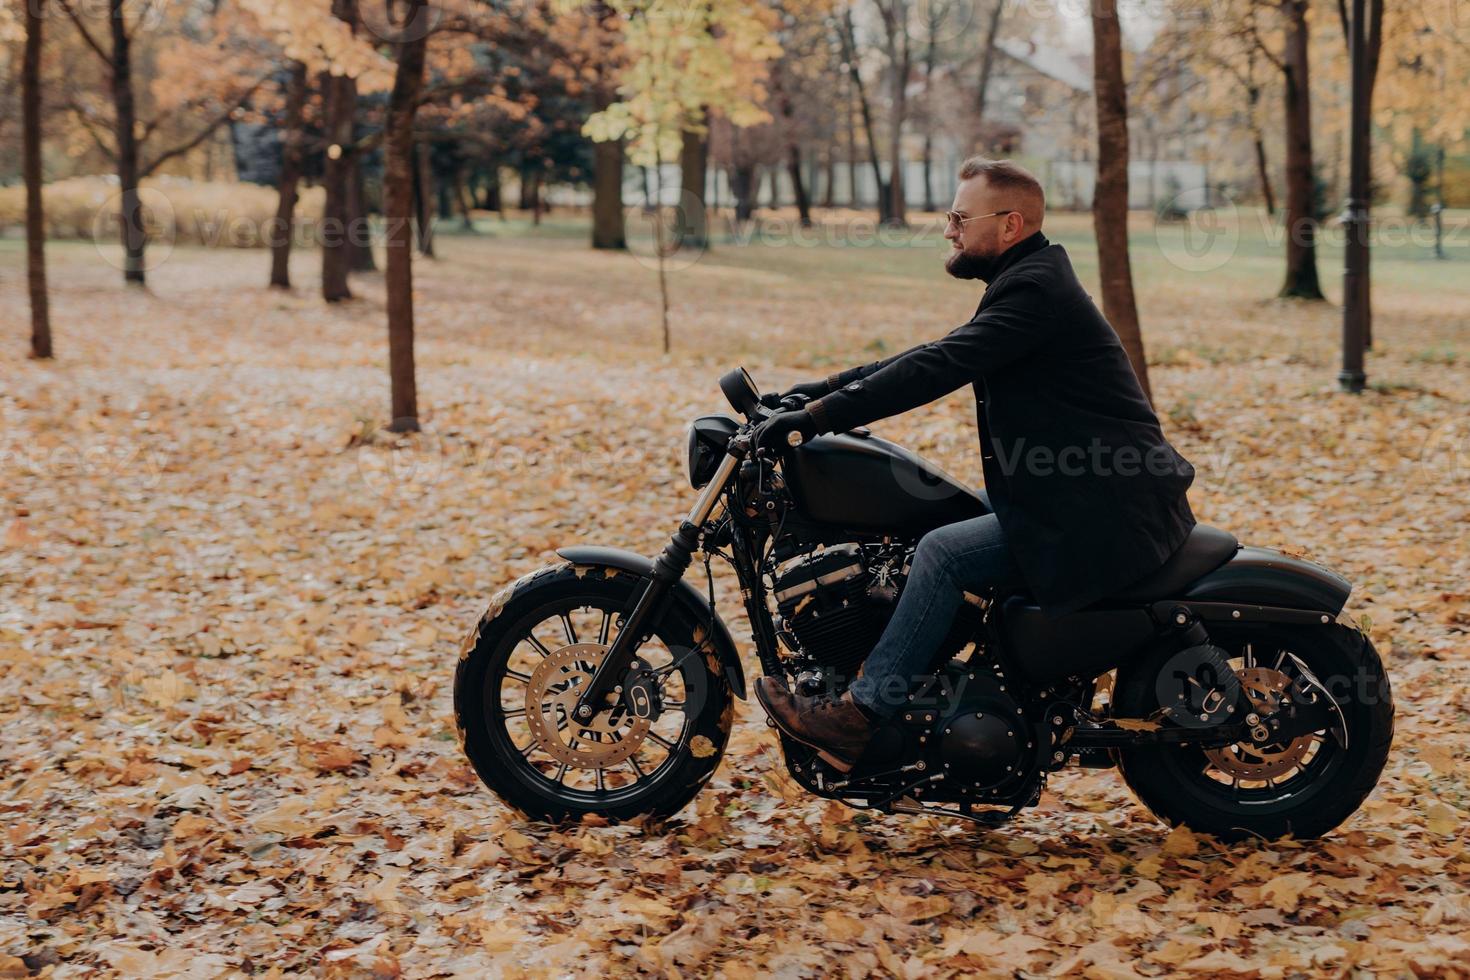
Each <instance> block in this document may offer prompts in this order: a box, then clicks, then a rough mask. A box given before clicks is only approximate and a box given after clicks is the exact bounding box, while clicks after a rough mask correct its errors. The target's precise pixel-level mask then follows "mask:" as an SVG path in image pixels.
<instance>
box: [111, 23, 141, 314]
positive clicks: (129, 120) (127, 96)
mask: <svg viewBox="0 0 1470 980" xmlns="http://www.w3.org/2000/svg"><path fill="white" fill-rule="evenodd" d="M126 7H127V0H109V3H108V12H109V18H108V24H109V27H110V28H111V32H112V65H111V72H110V74H111V76H112V79H111V85H110V87H111V92H112V105H113V127H112V131H113V140H114V142H115V144H116V149H117V185H118V189H119V192H120V197H121V201H122V215H121V217H122V245H123V282H125V283H131V284H133V285H138V286H142V285H144V284H145V283H146V281H147V277H146V275H145V274H144V263H143V248H144V246H145V244H146V243H147V232H146V229H145V228H144V226H143V202H142V199H141V198H140V197H139V195H138V125H137V106H136V103H135V102H134V100H133V55H132V47H131V45H132V41H131V38H130V37H129V36H128V28H127V22H126V21H125V20H124V19H123V13H124V10H125V8H126Z"/></svg>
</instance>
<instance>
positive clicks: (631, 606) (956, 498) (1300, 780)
mask: <svg viewBox="0 0 1470 980" xmlns="http://www.w3.org/2000/svg"><path fill="white" fill-rule="evenodd" d="M720 387H721V389H722V390H723V392H724V394H725V396H726V398H728V399H729V402H730V404H731V405H732V406H733V407H734V409H735V410H736V411H737V412H738V413H739V414H740V415H741V416H743V418H744V419H745V421H743V422H740V421H736V420H735V419H733V418H728V417H725V416H706V417H704V418H700V419H697V420H696V421H695V422H694V423H693V425H692V427H691V430H690V433H689V480H690V483H691V484H692V485H693V486H694V488H695V489H696V490H699V491H700V494H699V498H698V500H697V501H696V502H695V504H694V507H693V509H692V510H690V512H689V515H688V517H687V518H686V519H685V520H684V521H683V523H682V524H681V525H680V526H679V529H678V531H677V532H675V534H674V535H673V538H672V540H671V541H670V542H669V544H668V546H667V547H666V548H665V549H664V550H663V553H662V554H661V555H659V556H658V557H657V558H655V559H653V560H649V559H647V558H644V557H642V556H640V555H637V554H633V553H631V552H627V551H622V550H619V549H614V548H602V547H568V548H562V549H559V550H558V552H557V554H558V555H560V556H561V558H562V559H563V561H562V562H561V563H560V564H556V565H550V566H547V567H545V568H541V569H539V570H537V571H535V572H533V573H531V574H529V575H527V576H525V577H524V578H522V579H520V580H519V581H517V582H515V583H513V584H512V585H510V586H508V587H506V588H505V589H503V590H502V591H501V592H499V593H498V594H497V595H496V596H495V597H494V598H493V599H492V600H491V602H490V607H489V609H488V610H487V611H486V613H485V614H484V616H483V617H481V619H480V621H479V623H478V624H477V625H476V627H475V629H474V630H473V631H472V632H471V634H470V635H469V637H468V638H467V639H466V641H465V643H464V646H463V650H462V652H461V655H460V659H459V666H458V670H457V671H456V674H455V687H454V709H455V717H456V721H457V724H458V727H459V732H460V736H461V738H462V740H463V743H464V749H465V752H466V753H467V755H468V756H469V759H470V761H471V762H472V763H473V765H474V767H475V770H476V771H477V772H478V773H479V775H480V778H481V779H483V780H484V781H485V783H486V784H487V785H488V786H489V787H490V788H491V789H493V790H494V791H495V792H496V793H497V794H498V795H499V796H500V797H501V798H502V799H503V800H505V801H506V802H507V803H509V804H510V805H512V806H514V807H515V808H517V809H518V810H520V811H521V812H523V813H524V814H526V815H527V816H529V817H531V818H534V819H538V820H547V821H553V822H557V821H563V820H568V819H577V818H579V817H580V816H582V815H584V814H597V815H601V816H603V817H607V818H611V819H628V818H632V817H635V816H640V815H647V816H651V817H664V816H668V815H671V814H673V813H675V812H676V811H678V810H679V809H681V808H682V807H683V806H684V805H685V804H686V803H688V802H689V801H690V800H691V799H692V798H693V797H694V795H695V794H696V793H698V792H699V788H700V786H702V785H703V784H704V783H705V782H706V781H708V780H709V778H710V777H711V775H713V773H714V771H715V768H716V767H717V766H718V765H719V762H720V758H721V755H722V754H723V751H724V748H725V742H726V739H727V737H728V736H729V733H730V725H731V721H732V718H733V715H734V700H733V699H734V698H741V699H744V698H745V696H746V693H745V692H746V682H745V676H744V670H743V668H742V666H741V661H740V655H739V651H738V649H737V647H736V645H735V642H734V640H733V639H732V638H731V636H730V632H729V630H728V629H727V628H726V627H725V624H724V623H723V622H722V621H721V619H720V617H719V615H718V614H717V613H716V611H715V602H714V581H713V576H712V575H711V574H710V561H711V559H712V558H715V557H718V558H721V559H723V560H725V561H728V562H729V563H730V564H731V565H732V566H733V567H734V570H735V575H736V576H737V578H738V581H739V584H740V591H741V595H742V597H743V599H744V603H745V611H746V614H747V616H748V617H749V620H750V624H751V631H752V640H753V641H754V644H755V652H756V656H757V657H758V658H759V660H760V665H761V669H762V671H764V672H765V673H767V674H771V675H775V676H779V677H783V678H785V679H786V681H787V683H788V684H789V685H791V687H792V689H793V690H797V691H799V692H802V693H808V694H811V693H817V692H821V691H831V692H836V691H841V690H842V689H843V688H844V687H845V685H846V683H847V682H848V681H849V680H850V679H851V678H852V677H853V676H854V674H855V673H856V671H857V670H858V668H859V666H860V665H861V663H862V661H863V660H864V658H865V657H866V656H867V654H868V652H869V651H870V650H871V649H872V648H873V646H874V644H875V643H876V642H877V640H878V637H879V636H880V635H881V633H882V632H883V627H884V624H885V623H886V622H887V621H888V618H889V617H890V616H891V614H892V610H893V607H894V603H895V602H896V601H897V599H898V597H899V596H900V595H901V594H902V591H903V588H904V582H905V578H906V573H907V569H908V562H909V560H910V559H911V557H912V555H913V553H914V548H915V546H916V545H917V543H918V541H919V539H920V538H921V537H922V536H923V535H924V534H925V533H926V532H927V531H929V530H931V529H933V528H936V527H939V526H941V525H944V524H949V523H952V522H954V521H961V520H965V519H968V518H971V517H975V516H978V515H981V514H984V513H987V508H986V504H985V500H984V498H983V497H982V496H980V495H979V494H976V493H975V492H974V491H972V490H971V489H969V488H968V487H965V486H963V485H962V484H960V483H959V482H957V481H956V480H954V479H953V478H952V477H950V476H948V475H947V474H945V473H944V472H943V471H941V470H940V469H939V468H937V467H935V466H934V465H933V464H931V463H928V462H926V461H925V460H923V459H921V458H920V457H919V456H917V455H915V454H914V453H911V452H909V451H907V450H905V449H903V448H901V447H899V446H897V445H895V444H893V443H891V442H887V441H885V440H883V439H879V438H876V437H874V436H872V435H871V434H869V433H868V432H866V431H865V430H857V431H853V432H848V433H842V434H837V435H830V436H824V437H819V438H816V439H812V440H810V441H809V442H807V443H806V444H804V445H798V446H794V447H787V446H781V447H777V448H768V447H753V446H752V432H753V431H754V429H755V426H756V424H757V423H758V422H759V421H760V420H762V419H763V418H765V417H767V416H768V415H769V414H770V412H771V411H772V407H771V405H772V404H773V403H774V401H775V399H772V398H770V397H769V396H768V397H767V399H766V400H765V402H764V403H763V401H762V398H761V395H760V393H759V391H758V390H757V389H756V387H755V385H754V383H753V382H752V381H751V378H750V376H749V375H748V374H747V373H746V372H745V370H744V369H738V370H735V371H732V372H730V373H729V374H727V375H725V376H724V377H723V378H721V379H720ZM799 404H800V398H799V396H794V397H793V399H791V400H788V402H786V403H785V407H794V406H796V405H799ZM696 553H699V554H700V555H701V556H702V559H703V563H704V565H705V576H704V577H705V578H706V579H707V582H708V589H707V590H701V589H699V588H696V587H695V586H694V585H693V584H691V583H690V582H688V581H685V580H684V575H685V572H686V571H687V570H688V569H689V566H690V564H691V563H692V561H693V559H694V557H695V555H696ZM1350 588H1351V587H1350V585H1349V583H1348V582H1347V581H1346V580H1345V579H1343V578H1341V577H1340V576H1338V575H1336V574H1334V573H1333V572H1331V571H1328V570H1327V569H1325V568H1322V567H1320V566H1318V565H1315V564H1312V563H1310V562H1307V561H1304V560H1301V559H1299V558H1295V557H1290V556H1287V555H1285V554H1282V553H1279V552H1276V551H1270V550H1267V549H1263V548H1251V547H1241V546H1240V545H1239V544H1238V543H1237V542H1236V540H1235V538H1234V537H1233V536H1231V535H1230V534H1228V533H1226V532H1225V531H1221V530H1218V529H1215V528H1211V527H1205V526H1198V527H1196V528H1195V529H1194V531H1193V533H1192V534H1191V535H1190V536H1189V538H1188V539H1187V540H1186V541H1185V543H1184V544H1183V545H1182V546H1181V547H1180V548H1179V549H1178V551H1177V552H1176V553H1175V554H1174V555H1173V556H1172V557H1171V558H1170V559H1169V560H1168V561H1167V562H1166V563H1165V564H1164V565H1163V567H1161V568H1160V569H1159V570H1158V571H1157V572H1155V573H1154V574H1152V575H1150V576H1148V577H1147V578H1146V579H1145V580H1144V581H1140V582H1135V583H1132V584H1129V585H1127V587H1126V588H1120V589H1119V591H1118V593H1117V594H1116V595H1114V596H1112V597H1111V598H1109V599H1107V600H1105V601H1102V602H1099V603H1096V604H1095V605H1093V606H1091V607H1089V608H1087V609H1085V610H1082V611H1080V612H1077V613H1074V614H1071V615H1068V616H1065V617H1061V618H1047V617H1045V616H1043V615H1042V613H1041V610H1040V609H1039V608H1038V607H1037V605H1036V603H1035V602H1034V601H1033V600H1032V598H1031V597H1030V596H1028V595H1026V594H1025V593H1016V592H1000V593H993V594H985V595H975V596H967V597H966V599H967V601H966V603H965V604H964V605H963V606H962V607H961V612H960V613H959V614H958V615H957V616H956V618H955V622H954V623H953V626H952V627H951V629H950V632H949V634H948V637H947V638H946V640H945V642H944V643H943V644H942V645H941V648H940V650H939V651H938V652H937V654H936V657H935V660H934V663H933V664H932V667H931V669H932V674H931V675H929V676H928V677H926V678H924V679H922V680H921V681H919V682H917V683H916V684H915V685H914V687H913V689H912V690H911V692H910V694H909V700H908V702H907V703H906V705H905V707H904V710H901V711H900V712H899V713H898V714H897V716H896V717H895V718H894V719H893V720H892V721H891V722H889V723H887V724H885V725H884V726H882V727H881V728H879V730H878V732H877V733H876V735H875V736H874V737H873V739H872V742H871V743H870V744H869V746H868V747H867V749H866V750H865V751H864V754H863V756H862V758H861V759H859V760H858V762H857V764H856V765H855V766H854V767H853V769H852V770H851V771H850V772H847V773H842V772H839V771H838V770H836V769H834V768H831V767H829V766H828V765H827V764H826V763H824V762H823V761H822V760H820V759H819V758H818V757H817V754H816V752H815V751H814V750H813V749H811V748H809V747H807V746H806V745H803V744H801V743H799V742H796V741H794V740H791V739H789V738H787V737H786V736H785V735H784V734H781V733H780V732H779V731H778V732H777V736H778V738H779V739H780V742H781V746H782V749H783V751H784V754H785V760H786V765H787V767H788V769H789V770H790V773H791V775H792V777H793V778H794V779H796V780H797V781H798V782H799V783H800V784H801V785H802V786H804V787H805V788H806V789H808V790H809V791H810V792H812V793H815V794H817V795H819V796H824V797H827V798H829V799H835V800H841V801H842V802H844V803H846V804H848V805H850V806H853V807H858V808H865V809H874V810H878V811H882V812H890V813H892V812H902V813H933V814H944V815H950V816H957V817H963V818H969V819H971V820H974V821H976V822H979V823H983V824H987V825H992V824H998V823H1000V822H1002V821H1004V820H1005V819H1008V818H1010V817H1012V816H1014V815H1015V814H1016V813H1017V812H1018V811H1019V810H1020V809H1022V808H1023V807H1026V806H1028V805H1032V804H1035V803H1036V802H1037V800H1038V798H1039V797H1040V794H1041V790H1042V787H1043V785H1044V784H1045V781H1046V777H1047V774H1048V773H1050V772H1055V771H1057V770H1059V769H1061V768H1063V767H1064V766H1085V767H1092V768H1105V767H1112V766H1116V767H1117V768H1118V769H1119V770H1120V771H1121V772H1122V775H1123V779H1124V780H1125V781H1126V782H1127V784H1128V786H1129V787H1130V788H1131V789H1132V790H1133V791H1134V793H1135V794H1136V795H1137V796H1138V798H1139V799H1140V800H1141V801H1142V802H1143V804H1144V805H1145V806H1147V807H1148V808H1149V809H1150V810H1151V811H1153V812H1154V813H1155V814H1156V815H1157V816H1159V817H1160V818H1162V819H1163V820H1165V821H1166V822H1168V823H1170V824H1185V825H1187V826H1189V827H1190V828H1192V829H1194V830H1196V831H1201V832H1207V833H1210V834H1213V835H1215V836H1217V837H1220V838H1224V839H1235V838H1240V837H1244V836H1247V835H1250V836H1259V837H1266V838H1275V837H1280V836H1284V835H1287V834H1291V835H1295V836H1296V837H1298V838H1307V837H1316V836H1319V835H1322V834H1325V833H1327V832H1328V831H1330V830H1332V829H1333V828H1334V827H1336V826H1337V825H1338V824H1339V823H1341V822H1342V821H1343V820H1344V819H1346V818H1347V817H1348V816H1349V815H1350V814H1351V813H1352V812H1353V811H1354V810H1356V809H1357V808H1358V806H1359V805H1360V804H1361V803H1362V802H1363V800H1364V798H1365V797H1366V796H1367V795H1368V793H1369V792H1370V791H1371V790H1372V789H1373V786H1374V785H1375V783H1376V782H1377V780H1378V777H1379V774H1380V773H1381V771H1382V769H1383V765H1384V762H1385V760H1386V758H1387V755H1388V751H1389V745H1390V742H1391V741H1392V737H1393V711H1394V709H1393V701H1392V697H1391V694H1390V689H1389V682H1388V678H1387V676H1386V674H1385V673H1384V669H1383V665H1382V663H1381V661H1380V660H1379V657H1378V654H1377V652H1376V651H1375V650H1374V648H1373V645H1372V644H1371V643H1370V642H1369V641H1368V638H1367V636H1366V635H1365V634H1364V633H1363V632H1362V631H1360V630H1359V629H1358V628H1356V627H1355V626H1354V624H1353V623H1352V620H1351V619H1350V618H1348V617H1347V616H1345V615H1343V614H1342V609H1343V605H1344V603H1345V601H1346V599H1347V596H1348V593H1349V591H1350Z"/></svg>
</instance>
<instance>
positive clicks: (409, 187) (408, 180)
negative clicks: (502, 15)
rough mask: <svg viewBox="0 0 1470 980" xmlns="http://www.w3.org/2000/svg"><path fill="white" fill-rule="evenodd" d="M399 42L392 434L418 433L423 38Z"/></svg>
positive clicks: (392, 200) (393, 139) (394, 99)
mask: <svg viewBox="0 0 1470 980" xmlns="http://www.w3.org/2000/svg"><path fill="white" fill-rule="evenodd" d="M424 6H425V0H408V9H407V10H406V11H405V12H404V17H403V20H402V23H404V24H416V23H418V18H419V17H422V16H423V15H424ZM413 34H414V35H417V36H411V37H410V39H408V40H404V41H401V42H399V43H398V45H397V47H398V68H397V70H396V71H395V72H394V76H393V91H392V93H391V94H390V95H389V97H388V132H387V152H386V154H385V160H384V167H383V212H384V218H385V223H386V225H387V229H388V233H387V253H388V268H387V273H386V275H385V276H384V279H385V281H386V285H387V291H388V376H389V379H390V380H391V383H392V389H393V421H392V423H391V424H390V426H389V428H391V429H392V430H393V431H395V432H416V431H418V428H419V419H418V416H419V410H418V386H417V382H416V380H415V375H414V365H413V329H414V328H413V233H412V230H411V227H410V223H411V219H412V217H413V210H414V208H413V204H414V201H413V197H414V195H413V185H414V163H415V160H414V158H415V154H414V138H413V124H414V116H415V114H416V113H417V111H418V103H419V94H420V91H421V89H422V88H423V84H424V60H425V49H426V47H427V44H428V37H427V34H426V33H424V32H421V31H415V32H413Z"/></svg>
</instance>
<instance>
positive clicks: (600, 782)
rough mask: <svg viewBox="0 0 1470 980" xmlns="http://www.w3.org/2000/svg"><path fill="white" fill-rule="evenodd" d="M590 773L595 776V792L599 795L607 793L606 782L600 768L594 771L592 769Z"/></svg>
mask: <svg viewBox="0 0 1470 980" xmlns="http://www.w3.org/2000/svg"><path fill="white" fill-rule="evenodd" d="M592 771H593V772H594V773H596V774H597V792H599V793H606V792H607V781H606V779H605V778H604V777H603V774H602V767H601V766H598V767H597V768H596V769H594V770H592Z"/></svg>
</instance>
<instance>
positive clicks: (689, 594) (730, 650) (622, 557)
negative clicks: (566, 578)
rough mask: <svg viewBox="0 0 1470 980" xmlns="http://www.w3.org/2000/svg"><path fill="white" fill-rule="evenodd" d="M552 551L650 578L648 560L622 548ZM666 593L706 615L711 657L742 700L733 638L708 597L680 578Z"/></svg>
mask: <svg viewBox="0 0 1470 980" xmlns="http://www.w3.org/2000/svg"><path fill="white" fill-rule="evenodd" d="M556 553H557V555H559V556H560V557H562V558H564V559H565V560H567V561H569V562H571V563H572V564H573V565H592V566H598V567H604V568H616V569H618V570H619V571H622V572H631V573H632V574H634V575H637V576H639V577H640V578H645V579H650V578H652V577H653V561H652V559H650V558H646V557H644V556H643V555H640V554H638V553H637V552H633V551H625V550H624V549H622V548H605V547H602V546H600V545H574V546H572V547H569V548H557V549H556ZM669 595H670V598H672V599H673V600H674V601H675V602H678V603H680V604H682V605H683V606H684V607H685V608H686V609H688V610H689V611H690V612H691V613H693V614H695V617H696V618H697V619H699V620H701V621H702V620H704V618H705V617H709V619H710V622H711V630H710V633H711V636H710V642H711V643H712V644H713V645H714V648H715V656H717V657H719V658H720V666H721V667H722V668H724V672H725V680H726V681H727V682H728V683H729V685H730V690H731V691H732V692H733V693H734V694H735V696H736V697H737V698H739V699H740V700H742V701H744V700H745V699H746V698H745V668H744V667H743V666H742V665H741V663H740V651H739V650H738V649H737V648H736V646H735V638H734V637H732V636H731V635H730V629H729V627H727V626H726V625H725V621H724V620H722V619H721V618H720V616H719V614H718V613H716V612H714V611H713V610H712V609H710V608H709V599H708V598H707V597H706V596H703V595H700V594H699V590H698V589H696V588H695V587H694V586H693V585H690V584H689V583H688V582H686V581H683V580H682V579H681V580H680V581H679V582H678V583H676V584H675V586H674V588H673V591H672V592H670V593H669Z"/></svg>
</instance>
